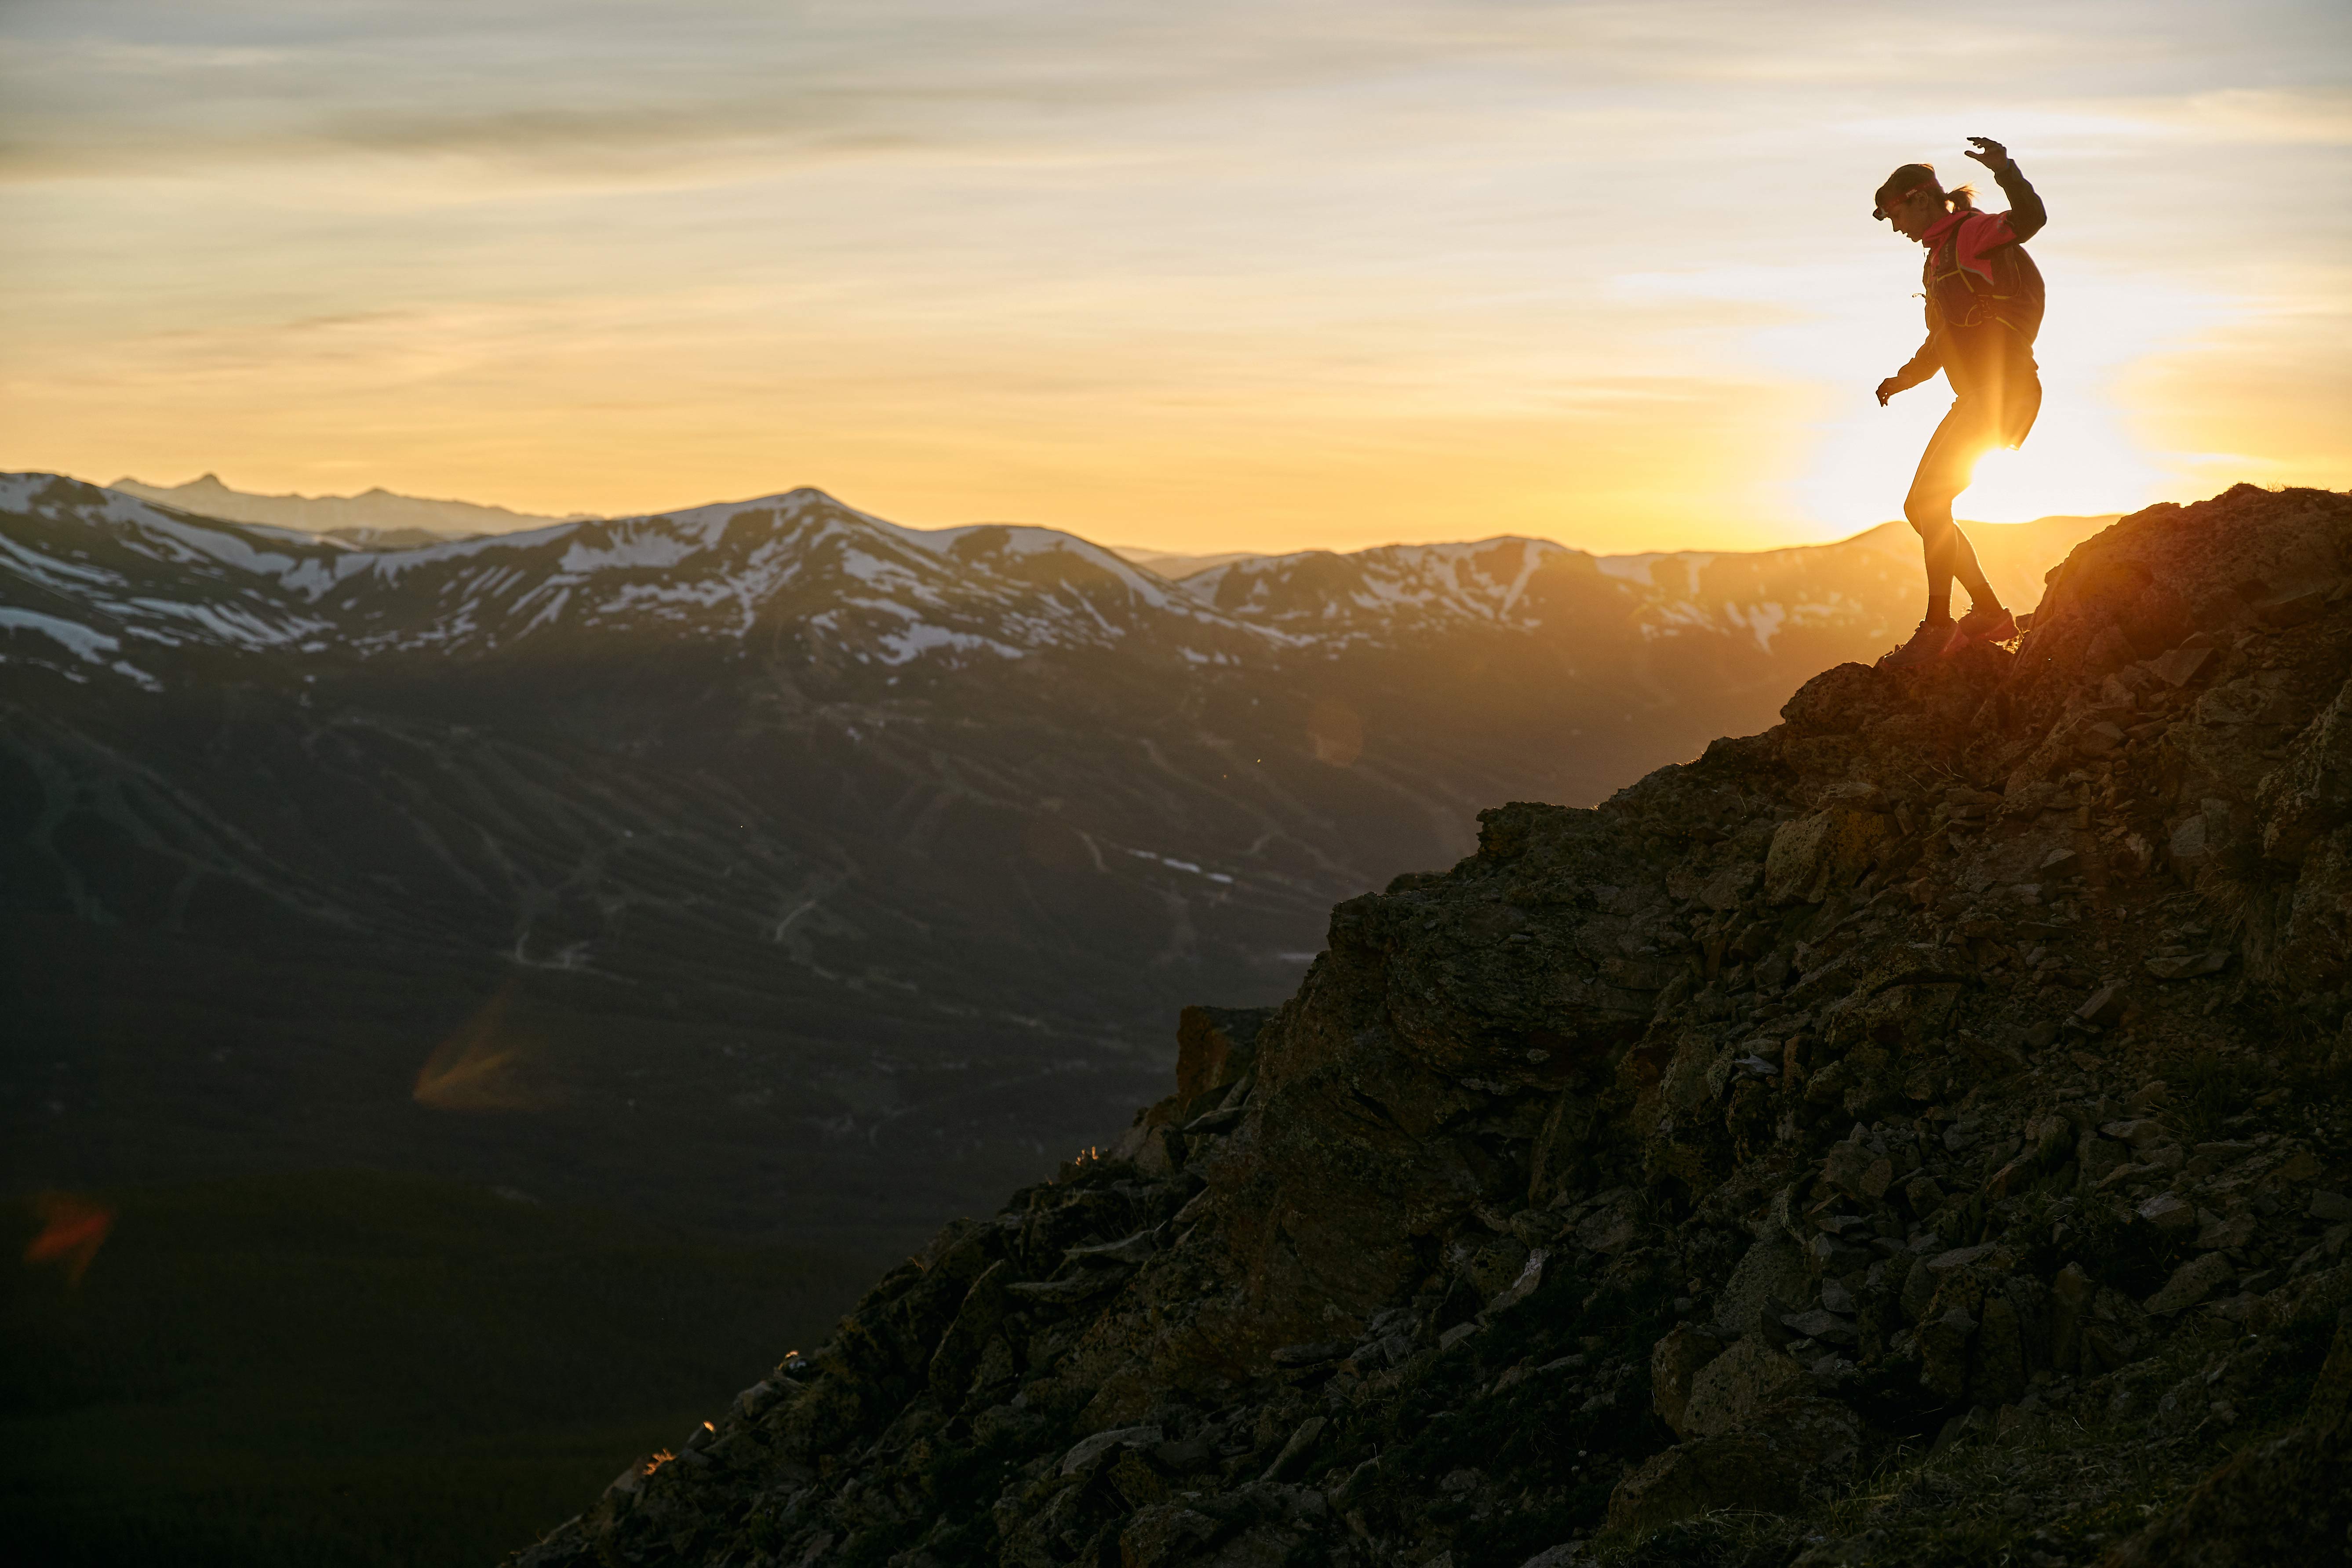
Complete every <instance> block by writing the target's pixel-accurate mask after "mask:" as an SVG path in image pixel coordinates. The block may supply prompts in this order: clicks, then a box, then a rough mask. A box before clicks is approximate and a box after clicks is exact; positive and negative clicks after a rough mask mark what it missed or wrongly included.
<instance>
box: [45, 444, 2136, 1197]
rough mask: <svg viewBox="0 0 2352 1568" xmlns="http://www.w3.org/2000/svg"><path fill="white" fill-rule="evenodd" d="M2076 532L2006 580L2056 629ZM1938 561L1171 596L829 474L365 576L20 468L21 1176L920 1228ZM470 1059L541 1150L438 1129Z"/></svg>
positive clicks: (1090, 1137)
mask: <svg viewBox="0 0 2352 1568" xmlns="http://www.w3.org/2000/svg"><path fill="white" fill-rule="evenodd" d="M2098 521H2099V520H2088V519H2076V520H2050V521H2046V522H2044V523H2042V524H2032V525H2023V526H2021V527H2019V528H2016V529H2011V530H1995V531H1979V553H1980V554H1981V555H1983V556H1984V557H1985V558H1986V560H1987V562H1988V564H1989V567H1990V570H1992V572H1993V573H1994V574H1995V576H1996V579H1997V580H1999V581H2000V582H2002V584H2003V586H2004V587H2005V588H2008V589H2011V590H2012V591H2013V592H2014V594H2015V596H2016V597H2017V598H2018V600H2019V601H2021V602H2022V603H2030V602H2031V600H2032V597H2033V595H2032V593H2031V592H2030V591H2029V590H2030V589H2031V588H2032V585H2033V584H2035V583H2036V582H2037V581H2038V579H2039V577H2040V575H2041V574H2042V571H2043V570H2045V569H2046V568H2047V567H2049V566H2051V565H2053V564H2054V563H2056V562H2057V561H2058V560H2059V559H2060V558H2061V557H2063V554H2064V552H2065V551H2066V550H2067V548H2069V547H2070V546H2071V545H2072V544H2073V543H2074V542H2075V541H2076V540H2078V539H2080V538H2081V537H2083V536H2084V535H2085V534H2087V533H2089V532H2091V531H2095V528H2096V527H2097V526H2098ZM1915 551H1916V545H1914V544H1913V543H1912V542H1911V540H1910V538H1909V535H1908V533H1907V531H1904V530H1902V529H1901V528H1900V527H1899V526H1897V527H1896V528H1894V529H1892V530H1876V531H1872V532H1871V533H1867V534H1864V535H1862V536H1860V537H1858V538H1856V539H1853V540H1849V541H1846V542H1843V543H1841V544H1836V545H1829V546H1822V547H1818V548H1812V549H1801V550H1785V551H1775V552H1762V553H1757V554H1745V555H1742V554H1715V555H1705V554H1673V555H1662V556H1646V557H1639V556H1637V557H1617V558H1599V559H1596V558H1595V557H1593V556H1591V555H1588V554H1585V553H1583V552H1578V551H1574V550H1570V549H1567V548H1564V547H1562V546H1560V545H1558V544H1555V543H1550V542H1544V541H1538V540H1529V539H1520V538H1498V539H1487V540H1483V541H1479V542H1473V543H1441V544H1428V545H1398V546H1390V547H1386V548H1383V549H1379V550H1370V551H1363V552H1356V553H1353V554H1349V555H1338V554H1332V553H1328V552H1307V553H1302V554H1292V555H1282V556H1253V557H1244V558H1240V559H1234V560H1227V561H1224V562H1221V563H1215V564H1213V565H1211V566H1209V567H1207V568H1205V569H1203V570H1199V571H1195V572H1193V573H1192V574H1189V575H1186V576H1184V577H1183V578H1181V580H1171V579H1170V578H1169V577H1167V576H1165V575H1162V574H1160V573H1158V572H1155V571H1153V570H1151V569H1150V568H1149V567H1148V566H1145V565H1141V564H1139V563H1136V562H1133V561H1130V560H1129V559H1126V558H1125V557H1124V556H1122V555H1121V554H1120V553H1119V552H1116V551H1113V550H1109V549H1106V548H1104V547H1102V546H1099V545H1097V544H1094V543H1091V542H1087V541H1086V540H1083V539H1080V538H1077V537H1076V536H1075V535H1072V534H1068V533H1064V532H1058V531H1054V530H1049V529H1042V528H1028V527H1019V526H1010V525H997V524H983V525H974V526H968V527H961V528H948V529H937V530H922V529H910V528H905V527H900V526H898V525H896V524H894V523H891V522H889V521H886V520H883V519H881V518H877V517H874V516H872V515H870V514H867V513H865V512H861V511H858V510H856V509H854V508H851V507H848V506H845V505H844V504H842V503H841V502H839V501H836V500H833V499H832V498H830V497H828V496H825V495H824V494H823V493H821V492H819V491H816V490H813V489H798V490H793V491H789V492H786V493H784V494H781V495H776V496H771V497H765V498H761V499H759V500H749V501H741V502H731V503H726V504H720V505H712V506H705V507H698V508H692V509H688V510H682V511H677V512H671V513H667V514H663V515H659V516H651V517H637V518H618V519H600V520H578V521H566V522H560V523H554V524H550V525H546V526H542V527H537V528H531V529H527V530H521V531H506V532H499V533H493V534H487V535H484V536H481V537H477V538H471V539H464V540H449V541H441V542H429V543H425V544H422V545H417V546H415V547H412V548H404V549H387V548H369V547H364V546H362V545H359V544H355V543H354V542H352V541H350V540H343V539H337V538H332V537H322V536H320V535H319V534H316V533H310V532H305V531H295V530H288V529H280V528H274V527H270V526H267V525H260V524H252V523H239V522H232V521H222V520H218V519H213V518H206V517H203V516H200V515H197V514H195V513H193V512H189V511H185V510H180V509H177V508H174V507H171V506H167V505H163V504H160V503H157V502H154V501H151V500H142V499H140V498H138V497H135V496H131V495H126V494H123V493H121V492H119V491H113V490H108V489H100V488H97V487H93V486H89V485H86V484H81V483H79V482H77V481H74V480H70V479H60V478H58V477H56V476H53V475H44V474H17V475H10V476H5V477H0V950H5V951H6V952H8V953H10V954H11V956H12V957H13V958H14V960H15V963H14V966H13V967H8V966H0V1016H8V1017H9V1018H10V1019H11V1020H12V1022H14V1023H16V1025H17V1026H18V1028H19V1029H20V1031H22V1032H23V1033H25V1035H26V1037H27V1039H28V1040H29V1041H30V1045H29V1046H28V1047H27V1048H26V1049H23V1050H19V1051H17V1052H15V1053H9V1054H6V1055H5V1056H0V1104H5V1105H7V1106H10V1107H13V1108H15V1109H14V1110H10V1111H8V1112H5V1115H6V1116H8V1117H9V1118H10V1119H11V1120H10V1121H8V1122H7V1123H6V1127H7V1135H6V1141H7V1142H8V1143H9V1145H10V1146H11V1148H12V1150H14V1151H16V1152H15V1153H14V1154H13V1155H12V1158H14V1159H15V1160H16V1162H17V1163H19V1164H20V1165H22V1166H23V1170H22V1171H20V1174H25V1175H26V1176H27V1177H28V1179H29V1178H30V1176H32V1175H34V1174H38V1173H48V1174H49V1175H54V1174H55V1173H58V1172H62V1171H79V1172H83V1173H87V1174H88V1175H89V1179H100V1178H101V1177H105V1178H107V1179H111V1177H109V1176H108V1173H118V1174H119V1173H122V1172H126V1171H135V1172H151V1171H153V1170H156V1169H159V1168H163V1167H172V1166H173V1163H174V1162H175V1161H176V1162H178V1163H179V1165H180V1166H182V1167H185V1168H211V1166H210V1165H209V1164H208V1163H207V1162H214V1163H216V1157H218V1156H220V1154H221V1152H222V1150H223V1149H225V1148H233V1149H234V1150H235V1151H236V1158H238V1159H240V1160H247V1159H271V1160H277V1161H280V1162H294V1163H299V1162H303V1161H309V1162H312V1163H321V1162H323V1163H348V1162H349V1161H350V1160H352V1159H360V1160H362V1161H366V1162H370V1163H378V1164H383V1165H389V1166H401V1165H416V1164H424V1165H425V1166H427V1167H429V1168H433V1169H441V1170H447V1169H450V1168H452V1167H453V1166H455V1167H456V1168H457V1169H459V1170H462V1171H465V1172H468V1173H476V1174H479V1175H480V1176H482V1177H484V1178H485V1179H489V1180H496V1181H500V1182H506V1183H509V1184H512V1185H515V1186H518V1187H520V1188H522V1189H523V1190H526V1191H530V1192H534V1193H547V1194H574V1195H579V1196H583V1197H592V1198H597V1199H613V1198H614V1197H616V1196H618V1195H622V1194H628V1195H630V1197H631V1201H636V1200H637V1199H638V1198H641V1197H644V1196H645V1194H655V1195H656V1196H658V1197H660V1198H661V1200H662V1201H664V1202H667V1203H669V1204H671V1205H672V1206H673V1208H674V1209H675V1210H676V1211H677V1212H679V1213H681V1214H685V1215H689V1216H696V1217H708V1218H724V1217H728V1216H730V1215H732V1216H736V1217H747V1216H752V1215H760V1216H765V1215H773V1214H775V1213H778V1212H783V1209H782V1208H780V1207H779V1205H780V1204H781V1205H786V1206H788V1207H789V1209H790V1211H791V1212H793V1213H794V1214H795V1215H800V1216H801V1217H802V1220H803V1221H804V1222H805V1224H806V1225H807V1226H809V1227H811V1234H816V1233H818V1232H824V1231H825V1230H826V1228H827V1227H831V1228H832V1232H833V1233H834V1234H836V1235H841V1236H847V1235H850V1234H851V1233H855V1235H856V1237H858V1238H860V1239H862V1240H863V1241H866V1242H873V1241H875V1240H876V1238H877V1237H891V1236H896V1235H898V1232H897V1231H895V1230H893V1229H892V1227H893V1226H898V1225H900V1224H901V1223H902V1222H903V1223H904V1224H905V1225H906V1226H908V1227H909V1228H911V1227H912V1226H914V1224H915V1223H916V1222H915V1220H914V1218H913V1217H911V1216H916V1215H921V1216H932V1215H937V1214H938V1213H940V1212H948V1211H951V1210H953V1209H954V1208H955V1207H957V1206H958V1205H961V1204H962V1203H964V1202H966V1201H967V1200H968V1199H970V1200H972V1201H976V1199H977V1196H979V1195H982V1194H994V1193H995V1192H997V1191H998V1190H999V1189H1001V1188H1002V1187H1003V1185H1004V1184H1007V1183H1008V1182H1010V1181H1015V1180H1024V1179H1028V1176H1029V1175H1030V1174H1031V1173H1034V1171H1035V1170H1036V1169H1037V1168H1038V1162H1039V1161H1040V1160H1043V1159H1045V1158H1046V1157H1047V1155H1048V1153H1049V1152H1050V1153H1052V1154H1056V1155H1058V1154H1063V1153H1066V1152H1068V1151H1069V1149H1071V1148H1073V1147H1076V1146H1078V1145H1079V1144H1080V1143H1083V1142H1090V1141H1102V1140H1104V1139H1106V1138H1107V1137H1108V1135H1110V1134H1112V1133H1115V1132H1116V1131H1117V1128H1116V1127H1115V1126H1111V1125H1108V1124H1107V1123H1106V1121H1105V1119H1106V1118H1111V1117H1115V1116H1116V1115H1118V1114H1119V1113H1120V1108H1124V1107H1129V1106H1131V1105H1133V1104H1136V1103H1139V1102H1140V1101H1141V1100H1145V1099H1148V1098H1150V1095H1149V1092H1148V1089H1149V1087H1150V1084H1152V1083H1154V1082H1156V1081H1157V1079H1158V1078H1159V1077H1160V1074H1161V1073H1162V1071H1163V1070H1164V1058H1165V1056H1166V1053H1167V1050H1168V1048H1169V1047H1168V1044H1167V1027H1168V1020H1170V1019H1171V1018H1172V1017H1173V1016H1174V1014H1175V1011H1176V1009H1177V1008H1178V1007H1180V1006H1181V1005H1183V1004H1185V1003H1189V1002H1195V1001H1214V1002H1226V1003H1251V1002H1258V1001H1270V1000H1273V999H1275V998H1276V997H1278V996H1280V995H1282V994H1286V993H1287V992H1288V991H1289V990H1290V989H1291V988H1292V987H1293V986H1294V984H1296V982H1297V976H1298V974H1299V973H1300V971H1301V969H1302V968H1303V967H1304V965H1305V963H1306V962H1307V958H1308V957H1309V956H1311V954H1312V953H1313V952H1315V951H1316V949H1317V948H1318V946H1319V945H1320V943H1321V939H1322V932H1323V929H1324V922H1325V921H1326V919H1327V918H1328V910H1330V908H1331V906H1332V905H1333V904H1334V903H1335V902H1337V901H1338V900H1341V899H1344V898H1346V897H1349V896H1350V895H1352V894H1354V893H1357V892H1360V891H1362V890H1365V889H1370V888H1374V887H1378V886H1380V885H1381V884H1382V883H1384V882H1385V881H1386V880H1387V879H1389V878H1391V877H1392V876H1393V875H1395V874H1397V873H1398V872H1401V871H1406V870H1412V869H1422V868H1428V867H1431V866H1436V865H1442V864H1444V863H1445V862H1447V861H1448V860H1450V859H1452V858H1454V857H1456V856H1458V855H1460V854H1463V853H1465V852H1466V851H1467V850H1468V849H1469V847H1471V845H1472V844H1473V842H1474V836H1475V814H1476V812H1477V811H1478V810H1479V809H1480V808H1482V807H1485V806H1488V805H1494V804H1496V803H1497V802H1501V801H1507V800H1512V799H1526V800H1554V801H1564V802H1569V803H1582V802H1590V801H1593V800H1597V799H1599V798H1601V796H1603V795H1607V794H1608V793H1610V792H1611V791H1612V790H1614V789H1616V788H1618V787H1620V786H1622V784H1626V783H1629V782H1631V781H1632V780H1633V779H1634V778H1637V777H1639V776H1640V775H1641V774H1642V773H1645V772H1647V771H1648V770H1649V769H1651V768H1653V767H1655V766H1657V765H1658V764H1660V763H1666V762H1671V761H1675V760H1678V759H1680V758H1685V757H1688V756H1690V755H1693V754H1694V753H1696V752H1697V751H1698V749H1699V748H1700V747H1702V746H1704V745H1705V744H1706V742H1708V741H1709V740H1711V739H1713V738H1714V737H1716V736H1717V735H1721V734H1726V733H1731V734H1738V733H1744V732H1748V731H1756V730H1759V729H1761V728H1764V727H1766V726H1767V725H1769V723H1770V722H1772V721H1773V717H1774V714H1775V711H1776V710H1777V709H1778V707H1779V705H1780V702H1781V701H1783V700H1785V699H1786V697H1787V696H1788V694H1789V693H1790V691H1792V690H1794V689H1795V688H1796V687H1797V686H1798V685H1799V684H1800V683H1801V681H1802V680H1803V679H1806V678H1807V677H1809V676H1811V674H1813V673H1814V672H1816V671H1818V670H1819V669H1821V668H1824V667H1825V666H1827V665H1830V664H1833V663H1836V662H1838V661H1839V660H1841V659H1844V658H1867V657H1870V656H1871V655H1873V654H1874V653H1876V652H1877V651H1878V650H1880V649H1881V648H1884V647H1886V646H1888V645H1890V644H1891V643H1892V642H1894V641H1895V639H1896V638H1897V637H1900V636H1901V635H1903V633H1904V632H1906V631H1907V629H1908V627H1909V625H1910V623H1911V620H1912V618H1913V617H1914V616H1916V607H1915V604H1914V596H1915V595H1916V593H1917V570H1918V569H1917V565H1916V554H1915V553H1914V552H1915ZM100 996H103V997H105V998H107V1002H106V1005H105V1006H104V1007H103V1008H102V1009H96V1010H94V1009H93V1002H92V999H93V998H94V997H100ZM469 1019H470V1020H472V1022H469V1021H468V1020H469ZM484 1020H489V1022H484ZM493 1025H495V1026H493ZM469 1030H471V1031H475V1032H476V1033H478V1034H480V1035H481V1037H482V1038H484V1039H487V1040H489V1041H490V1042H491V1043H490V1044H488V1045H486V1046H484V1047H483V1050H484V1051H485V1053H486V1054H485V1056H484V1057H483V1058H482V1062H483V1065H482V1066H481V1067H480V1073H481V1075H482V1082H484V1083H488V1084H492V1085H494V1086H496V1092H494V1093H491V1092H488V1091H485V1095H484V1098H483V1099H482V1100H481V1103H488V1104H495V1105H499V1106H514V1105H530V1106H532V1107H535V1108H536V1109H535V1110H533V1111H532V1112H531V1115H532V1117H533V1118H535V1120H531V1121H529V1123H528V1126H529V1127H530V1128H534V1129H537V1131H531V1132H530V1133H529V1135H527V1136H526V1135H525V1134H524V1132H523V1131H520V1130H519V1129H520V1128H522V1127H523V1126H524V1124H523V1123H505V1124H501V1125H502V1126H503V1127H504V1128H505V1130H504V1131H496V1130H492V1129H489V1128H488V1127H487V1125H485V1126H484V1127H482V1128H481V1129H480V1130H479V1131H467V1129H473V1128H475V1127H476V1123H473V1122H469V1121H462V1120H461V1121H448V1120H446V1118H445V1119H440V1120H436V1119H433V1118H426V1119H425V1121H418V1120H417V1119H418V1117H419V1116H420V1115H421V1114H422V1113H421V1112H420V1111H419V1110H418V1109H417V1106H416V1105H415V1104H414V1103H412V1101H411V1099H410V1097H409V1092H410V1091H409V1088H408V1085H409V1084H410V1083H411V1081H412V1079H414V1077H415V1074H416V1072H417V1070H418V1063H420V1062H422V1061H423V1060H425V1058H426V1057H427V1055H428V1054H429V1053H430V1052H432V1051H433V1050H434V1049H435V1048H436V1047H437V1046H439V1045H440V1044H441V1043H442V1042H444V1041H446V1040H448V1039H452V1038H460V1037H463V1038H468V1039H470V1038H474V1037H475V1034H469V1033H467V1031H469ZM453 1031H454V1033H453ZM652 1058H658V1060H657V1061H656V1060H654V1059H652ZM224 1064H227V1065H224ZM237 1064H247V1065H242V1066H239V1065H237ZM231 1071H235V1072H238V1073H242V1074H244V1075H245V1076H244V1077H241V1078H239V1079H237V1081H238V1082H239V1083H240V1084H242V1085H243V1086H244V1087H243V1088H242V1089H240V1091H239V1093H238V1094H237V1095H236V1096H235V1097H232V1098H230V1099H226V1100H224V1099H220V1098H219V1097H218V1093H217V1089H218V1085H219V1084H220V1083H221V1082H222V1081H223V1080H222V1078H221V1075H222V1074H223V1073H224V1072H231ZM54 1073H63V1074H65V1075H66V1077H67V1079H69V1080H70V1082H69V1083H68V1085H67V1086H66V1087H60V1086H59V1084H58V1083H57V1082H53V1081H51V1079H50V1077H49V1076H46V1075H51V1074H54ZM468 1081H472V1080H468ZM418 1092H420V1093H421V1092H423V1091H422V1090H419V1091H418ZM208 1097H210V1098H208ZM52 1105H55V1106H61V1107H64V1108H65V1109H63V1110H56V1111H51V1110H46V1109H43V1110H38V1111H37V1113H36V1109H35V1108H41V1107H47V1106H52ZM196 1105H207V1106H213V1107H215V1110H213V1111H209V1112H206V1113H205V1114H203V1115H197V1114H194V1113H193V1112H192V1111H191V1109H190V1108H191V1107H192V1106H196ZM43 1179H47V1175H44V1176H43ZM646 1201H652V1200H651V1199H650V1198H648V1199H646ZM929 1223H930V1221H929V1218H928V1217H925V1218H923V1219H922V1221H921V1224H922V1225H923V1226H925V1227H928V1226H929Z"/></svg>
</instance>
